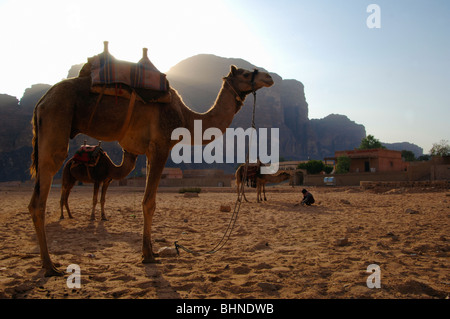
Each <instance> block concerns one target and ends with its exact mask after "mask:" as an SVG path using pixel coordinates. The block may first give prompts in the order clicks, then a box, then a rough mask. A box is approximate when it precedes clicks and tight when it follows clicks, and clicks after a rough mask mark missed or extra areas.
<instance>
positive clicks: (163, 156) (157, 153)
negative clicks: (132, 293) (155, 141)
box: [142, 145, 169, 263]
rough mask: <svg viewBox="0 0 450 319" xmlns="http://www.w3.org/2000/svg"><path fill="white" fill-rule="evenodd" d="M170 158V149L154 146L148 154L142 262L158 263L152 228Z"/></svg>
mask: <svg viewBox="0 0 450 319" xmlns="http://www.w3.org/2000/svg"><path fill="white" fill-rule="evenodd" d="M168 156H169V148H168V147H167V148H164V149H163V148H161V147H157V146H155V145H153V146H152V147H150V149H149V152H148V153H147V185H146V187H145V194H144V199H143V201H142V210H143V214H144V234H143V240H142V262H143V263H156V260H155V254H154V253H153V250H152V241H151V227H152V221H153V215H154V213H155V209H156V191H157V189H158V184H159V181H160V178H161V174H162V171H163V169H164V166H165V165H166V161H167V158H168Z"/></svg>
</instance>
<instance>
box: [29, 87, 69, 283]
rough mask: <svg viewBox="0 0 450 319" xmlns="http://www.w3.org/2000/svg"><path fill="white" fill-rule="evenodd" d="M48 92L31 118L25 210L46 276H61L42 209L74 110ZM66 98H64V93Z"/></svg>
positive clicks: (65, 144)
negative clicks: (28, 196)
mask: <svg viewBox="0 0 450 319" xmlns="http://www.w3.org/2000/svg"><path fill="white" fill-rule="evenodd" d="M50 92H52V89H50V90H49V91H48V92H47V93H46V95H45V96H44V97H43V98H42V99H41V100H40V101H39V102H38V105H37V106H36V108H35V111H34V116H33V133H34V138H33V156H32V162H33V163H32V167H31V170H32V173H33V175H34V177H35V186H34V190H33V194H32V196H31V200H30V203H29V205H28V210H29V212H30V214H31V218H32V220H33V224H34V227H35V230H36V235H37V241H38V244H39V249H40V253H41V260H42V266H43V268H44V269H45V276H61V275H63V274H64V272H62V271H60V270H58V269H57V268H56V266H55V265H54V264H53V262H52V261H51V258H50V255H49V251H48V246H47V236H46V232H45V210H46V204H47V198H48V194H49V192H50V187H51V184H52V181H53V176H54V175H55V174H56V172H57V171H58V170H59V168H60V167H61V165H62V164H63V162H64V159H65V158H66V157H67V149H68V145H69V137H70V129H71V122H72V112H73V108H71V107H70V105H67V103H66V105H64V103H57V102H58V101H57V99H52V93H50ZM65 96H66V97H67V94H66V95H65ZM46 97H49V98H48V99H47V98H46ZM55 116H57V119H55V118H54V117H55Z"/></svg>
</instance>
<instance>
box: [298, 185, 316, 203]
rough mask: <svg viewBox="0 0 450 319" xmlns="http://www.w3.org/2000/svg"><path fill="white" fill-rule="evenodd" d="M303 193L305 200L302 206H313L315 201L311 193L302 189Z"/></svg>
mask: <svg viewBox="0 0 450 319" xmlns="http://www.w3.org/2000/svg"><path fill="white" fill-rule="evenodd" d="M302 193H303V200H302V202H301V204H302V205H308V206H310V205H311V204H314V202H315V200H314V197H313V195H312V194H311V193H310V192H308V191H307V190H306V189H302Z"/></svg>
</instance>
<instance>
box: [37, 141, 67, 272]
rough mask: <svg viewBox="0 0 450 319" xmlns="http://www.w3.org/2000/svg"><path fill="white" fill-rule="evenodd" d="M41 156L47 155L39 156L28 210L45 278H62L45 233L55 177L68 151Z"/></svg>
mask: <svg viewBox="0 0 450 319" xmlns="http://www.w3.org/2000/svg"><path fill="white" fill-rule="evenodd" d="M39 148H41V147H39ZM41 154H45V153H43V152H40V154H39V164H38V169H37V175H36V183H35V186H34V190H33V194H32V197H31V200H30V204H29V205H28V210H29V212H30V214H31V218H32V220H33V223H34V227H35V230H36V235H37V239H38V243H39V249H40V252H41V259H42V265H43V268H45V270H46V272H45V276H47V277H48V276H62V275H63V274H64V273H63V272H61V271H59V270H58V269H57V268H56V266H55V265H54V264H53V262H52V261H51V259H50V255H49V251H48V246H47V236H46V232H45V210H46V204H47V198H48V194H49V192H50V187H51V184H52V180H53V176H54V175H55V174H56V172H57V171H58V168H59V167H60V166H61V164H62V163H63V161H64V158H65V156H66V155H65V154H66V151H61V152H53V157H52V156H42V155H41Z"/></svg>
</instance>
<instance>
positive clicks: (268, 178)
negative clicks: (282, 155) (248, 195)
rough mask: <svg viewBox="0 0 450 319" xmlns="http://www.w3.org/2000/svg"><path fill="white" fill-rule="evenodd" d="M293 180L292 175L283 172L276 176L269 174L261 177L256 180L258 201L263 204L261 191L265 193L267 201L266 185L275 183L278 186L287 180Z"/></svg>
mask: <svg viewBox="0 0 450 319" xmlns="http://www.w3.org/2000/svg"><path fill="white" fill-rule="evenodd" d="M290 178H291V174H289V173H287V172H281V173H276V174H267V175H259V176H258V177H257V178H256V199H257V201H258V203H259V202H261V201H262V200H263V199H262V196H261V190H262V192H263V193H264V200H265V201H266V200H267V198H266V184H267V183H274V184H278V183H281V182H283V181H285V180H288V179H290Z"/></svg>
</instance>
